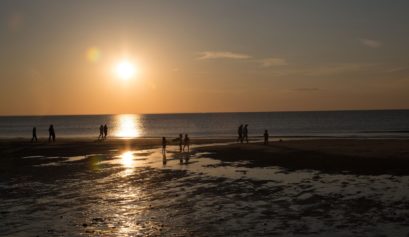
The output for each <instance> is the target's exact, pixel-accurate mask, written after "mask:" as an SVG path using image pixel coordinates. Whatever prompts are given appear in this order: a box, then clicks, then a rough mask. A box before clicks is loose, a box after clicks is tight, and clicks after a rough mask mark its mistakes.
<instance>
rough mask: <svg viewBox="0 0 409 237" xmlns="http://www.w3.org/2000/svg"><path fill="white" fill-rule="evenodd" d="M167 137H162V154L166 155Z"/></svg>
mask: <svg viewBox="0 0 409 237" xmlns="http://www.w3.org/2000/svg"><path fill="white" fill-rule="evenodd" d="M166 145H167V142H166V137H162V154H166Z"/></svg>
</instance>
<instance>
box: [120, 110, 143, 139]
mask: <svg viewBox="0 0 409 237" xmlns="http://www.w3.org/2000/svg"><path fill="white" fill-rule="evenodd" d="M115 120H116V126H115V127H116V128H115V131H114V136H116V137H121V138H136V137H140V136H141V122H140V116H139V115H135V114H120V115H117V116H116V117H115Z"/></svg>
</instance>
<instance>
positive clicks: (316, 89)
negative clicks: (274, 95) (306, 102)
mask: <svg viewBox="0 0 409 237" xmlns="http://www.w3.org/2000/svg"><path fill="white" fill-rule="evenodd" d="M319 90H320V89H319V88H315V87H306V88H296V89H293V91H302V92H310V91H319Z"/></svg>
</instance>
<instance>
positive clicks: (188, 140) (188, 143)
mask: <svg viewBox="0 0 409 237" xmlns="http://www.w3.org/2000/svg"><path fill="white" fill-rule="evenodd" d="M185 147H187V152H189V151H190V138H189V136H188V135H187V134H185V139H184V141H183V151H185Z"/></svg>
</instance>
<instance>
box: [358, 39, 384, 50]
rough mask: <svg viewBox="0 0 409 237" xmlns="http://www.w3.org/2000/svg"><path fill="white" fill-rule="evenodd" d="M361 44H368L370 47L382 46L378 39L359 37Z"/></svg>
mask: <svg viewBox="0 0 409 237" xmlns="http://www.w3.org/2000/svg"><path fill="white" fill-rule="evenodd" d="M359 41H361V43H362V44H364V45H365V46H368V47H370V48H379V47H381V46H382V42H381V41H378V40H371V39H359Z"/></svg>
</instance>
